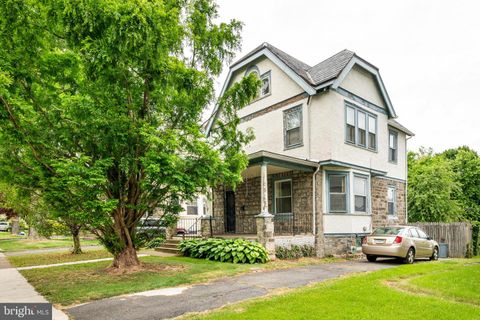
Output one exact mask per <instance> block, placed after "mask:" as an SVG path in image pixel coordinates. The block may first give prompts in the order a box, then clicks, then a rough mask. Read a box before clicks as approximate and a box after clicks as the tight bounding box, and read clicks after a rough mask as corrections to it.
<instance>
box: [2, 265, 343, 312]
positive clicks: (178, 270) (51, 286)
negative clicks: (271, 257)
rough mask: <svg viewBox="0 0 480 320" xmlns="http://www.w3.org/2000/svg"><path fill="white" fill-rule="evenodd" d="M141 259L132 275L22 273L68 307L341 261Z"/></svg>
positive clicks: (68, 270)
mask: <svg viewBox="0 0 480 320" xmlns="http://www.w3.org/2000/svg"><path fill="white" fill-rule="evenodd" d="M9 258H10V259H12V258H13V257H9ZM140 259H141V260H142V261H143V262H144V263H145V264H146V265H147V266H148V269H147V270H142V271H138V272H135V273H129V274H112V273H110V272H108V271H107V267H108V266H109V265H110V264H111V262H110V261H102V262H95V263H88V264H77V265H69V266H61V267H50V268H44V269H31V270H22V271H21V273H22V274H23V275H24V276H25V277H26V278H27V280H28V281H29V282H30V283H31V284H32V285H33V286H34V287H35V289H36V290H37V291H38V292H40V293H41V294H42V295H44V296H45V297H46V298H47V299H48V300H49V301H50V302H53V303H57V304H61V305H63V306H66V305H71V304H76V303H82V302H86V301H90V300H96V299H101V298H106V297H112V296H117V295H121V294H127V293H133V292H140V291H146V290H152V289H158V288H162V287H173V286H178V285H182V284H189V283H198V282H204V281H207V280H211V279H214V278H220V277H226V276H231V275H235V274H239V273H242V272H247V271H252V270H255V269H256V270H262V269H276V268H289V267H295V266H301V265H307V264H314V263H328V262H333V261H339V260H338V259H325V260H319V259H312V258H304V259H300V260H296V261H274V262H270V263H267V264H253V265H250V264H232V263H222V262H214V261H208V260H204V259H194V258H186V257H168V258H163V257H156V256H147V257H142V258H140Z"/></svg>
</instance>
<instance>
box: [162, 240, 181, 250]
mask: <svg viewBox="0 0 480 320" xmlns="http://www.w3.org/2000/svg"><path fill="white" fill-rule="evenodd" d="M162 247H163V248H172V249H176V248H177V247H178V243H177V242H168V241H167V242H164V243H162Z"/></svg>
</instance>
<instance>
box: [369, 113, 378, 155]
mask: <svg viewBox="0 0 480 320" xmlns="http://www.w3.org/2000/svg"><path fill="white" fill-rule="evenodd" d="M368 149H371V150H376V149H377V118H375V117H372V116H370V115H369V116H368Z"/></svg>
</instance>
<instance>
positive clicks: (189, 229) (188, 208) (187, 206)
mask: <svg viewBox="0 0 480 320" xmlns="http://www.w3.org/2000/svg"><path fill="white" fill-rule="evenodd" d="M209 205H210V202H209V201H208V199H207V197H206V196H204V195H200V196H198V197H197V198H196V199H194V200H193V201H185V202H183V203H182V207H183V211H181V212H180V213H179V217H178V222H177V230H176V232H177V233H178V234H182V235H183V234H186V235H190V236H200V235H201V233H200V229H201V219H202V217H204V216H206V215H208V214H209V212H211V210H210V209H209Z"/></svg>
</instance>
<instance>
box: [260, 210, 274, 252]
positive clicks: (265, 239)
mask: <svg viewBox="0 0 480 320" xmlns="http://www.w3.org/2000/svg"><path fill="white" fill-rule="evenodd" d="M255 219H256V221H255V222H256V225H257V241H258V242H259V243H260V244H261V245H262V246H264V247H265V249H266V250H267V252H268V258H269V259H270V260H275V238H274V237H273V215H268V216H260V215H258V216H256V217H255Z"/></svg>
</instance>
